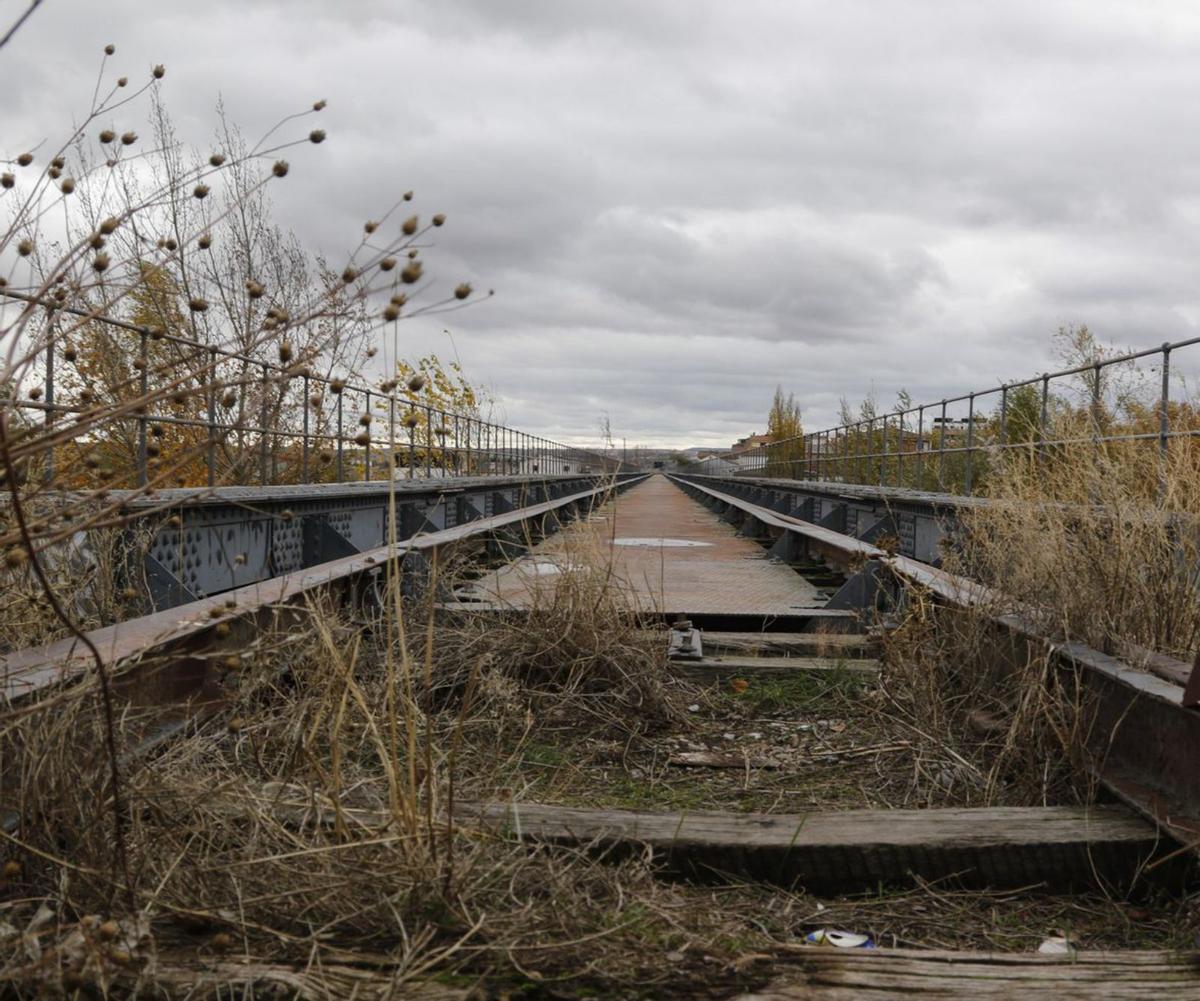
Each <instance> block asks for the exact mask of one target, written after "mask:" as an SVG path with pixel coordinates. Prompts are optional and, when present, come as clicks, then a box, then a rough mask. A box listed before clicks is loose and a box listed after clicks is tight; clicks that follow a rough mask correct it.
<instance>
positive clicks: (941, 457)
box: [938, 400, 946, 490]
mask: <svg viewBox="0 0 1200 1001" xmlns="http://www.w3.org/2000/svg"><path fill="white" fill-rule="evenodd" d="M938 489H939V490H945V489H946V401H945V400H942V429H941V434H940V435H939V436H938Z"/></svg>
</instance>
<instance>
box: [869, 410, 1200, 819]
mask: <svg viewBox="0 0 1200 1001" xmlns="http://www.w3.org/2000/svg"><path fill="white" fill-rule="evenodd" d="M1069 430H1070V429H1062V430H1061V436H1062V437H1066V436H1067V431H1069ZM1079 437H1082V438H1083V440H1081V441H1080V442H1078V443H1077V444H1074V445H1069V446H1056V447H1053V448H1046V449H1037V448H1029V449H1015V450H1011V451H1007V452H1004V453H1002V454H1000V455H999V456H996V457H993V460H992V469H991V475H990V479H989V490H990V494H991V504H989V505H987V506H979V507H974V508H971V509H968V510H965V511H963V512H962V513H961V516H960V521H959V524H958V528H957V531H956V533H955V536H954V538H953V541H952V544H951V545H950V546H949V547H948V548H947V550H946V552H945V560H944V563H945V566H946V568H947V569H948V570H950V571H952V572H955V573H958V574H960V575H962V576H964V577H966V578H968V579H971V580H974V581H977V582H979V584H980V585H982V586H981V588H980V591H979V595H980V598H979V601H978V604H976V605H975V606H974V607H972V608H970V609H959V608H949V607H946V606H944V605H935V604H933V603H930V602H927V601H923V600H922V599H921V598H920V597H919V596H915V595H914V596H912V600H911V602H910V605H909V608H908V609H907V614H906V616H905V618H904V621H903V623H902V625H901V627H900V629H898V630H897V631H896V632H895V633H894V634H892V635H891V636H890V637H889V639H888V658H887V659H888V663H889V669H888V673H887V679H886V682H887V683H886V689H887V691H888V692H889V693H890V695H891V697H892V700H893V702H894V703H895V705H896V707H897V708H898V709H900V710H901V713H902V715H903V716H905V717H906V718H907V719H909V720H910V721H912V723H913V725H914V726H919V727H920V728H921V729H922V730H924V731H925V732H926V733H928V734H929V735H930V737H931V739H932V740H934V741H935V742H939V743H940V742H944V743H947V744H949V745H950V746H958V747H961V748H964V749H965V756H966V757H967V758H968V759H969V761H970V767H965V768H964V769H963V772H964V775H967V776H970V775H973V776H974V779H973V781H974V783H975V785H976V787H977V794H978V797H979V802H982V803H1000V802H1045V803H1051V802H1076V801H1086V800H1087V799H1089V798H1090V797H1091V796H1092V795H1093V794H1094V792H1095V789H1094V787H1093V783H1092V781H1091V780H1090V778H1089V768H1088V763H1089V762H1088V760H1087V758H1086V756H1085V752H1084V751H1083V747H1084V745H1085V742H1086V739H1087V738H1088V737H1089V733H1088V726H1089V723H1088V720H1089V718H1090V712H1089V706H1088V705H1087V704H1086V703H1085V701H1084V699H1083V696H1082V695H1081V686H1080V685H1079V683H1078V679H1077V678H1076V677H1075V676H1074V675H1073V674H1072V672H1071V670H1070V669H1068V668H1065V667H1063V666H1062V665H1061V663H1058V662H1056V661H1054V660H1053V659H1052V657H1051V656H1050V653H1049V648H1048V646H1047V645H1046V644H1042V643H1037V642H1033V643H1024V642H1022V641H1020V640H1019V639H1016V638H1014V637H1013V636H1012V635H1011V634H1010V633H1009V632H1007V631H1005V630H1004V629H1002V628H1000V627H998V626H996V625H995V623H994V619H995V618H996V617H997V616H1002V615H1010V616H1017V617H1019V618H1020V619H1021V620H1022V621H1023V622H1025V623H1026V624H1027V625H1028V626H1029V627H1030V629H1031V630H1032V631H1034V632H1036V633H1037V634H1039V635H1042V636H1045V637H1047V638H1048V639H1051V640H1054V641H1059V642H1061V641H1078V642H1082V643H1084V644H1086V645H1088V646H1091V647H1093V648H1095V649H1097V650H1100V651H1103V652H1105V653H1110V654H1113V655H1116V656H1118V657H1126V658H1132V659H1134V660H1136V659H1137V655H1138V653H1139V651H1145V650H1152V651H1156V652H1159V653H1164V654H1168V655H1173V656H1176V657H1179V658H1182V659H1186V660H1190V659H1191V658H1192V656H1193V655H1194V652H1195V649H1196V645H1197V643H1198V642H1200V592H1198V591H1197V588H1196V581H1197V578H1196V567H1197V566H1200V532H1198V531H1197V527H1198V523H1197V518H1198V516H1200V467H1198V466H1197V463H1196V461H1195V455H1194V449H1193V446H1192V443H1191V442H1190V441H1188V440H1181V441H1177V442H1175V443H1173V444H1172V446H1171V449H1170V450H1169V452H1168V453H1167V454H1166V455H1162V454H1160V452H1159V450H1158V447H1157V443H1156V442H1132V443H1131V442H1125V443H1116V444H1113V443H1110V444H1107V445H1105V444H1095V443H1092V442H1089V441H1087V440H1086V436H1079Z"/></svg>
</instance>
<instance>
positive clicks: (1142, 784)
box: [671, 475, 1200, 844]
mask: <svg viewBox="0 0 1200 1001" xmlns="http://www.w3.org/2000/svg"><path fill="white" fill-rule="evenodd" d="M671 478H672V479H673V480H675V482H677V483H678V484H679V485H680V486H682V487H683V488H684V489H685V490H686V491H688V492H689V493H690V494H691V495H692V496H693V497H696V498H697V499H699V500H701V502H703V503H706V504H707V505H708V506H709V507H711V508H716V509H717V510H719V511H720V512H721V513H723V514H725V515H726V516H727V517H728V518H729V519H730V520H731V521H734V522H735V523H738V524H739V525H740V527H741V529H742V530H743V531H745V532H747V534H754V535H758V536H760V535H763V534H767V535H770V536H772V537H774V538H776V542H775V547H776V548H775V552H776V553H777V555H780V556H782V557H785V558H790V557H792V556H793V555H795V554H796V552H797V550H800V551H803V552H806V553H807V554H809V555H813V556H819V557H822V558H824V559H826V560H829V561H831V562H832V563H834V565H837V566H839V567H840V568H842V569H844V570H845V571H846V572H848V573H850V574H851V575H852V576H851V577H850V579H849V580H848V581H847V583H846V585H845V586H844V587H843V589H842V591H841V592H839V594H837V595H835V596H834V598H833V599H832V600H831V605H833V606H836V605H837V604H838V603H855V604H858V605H860V606H863V607H879V608H884V607H887V606H889V605H894V601H895V596H893V595H891V594H889V592H888V589H889V586H890V585H892V584H893V582H898V583H899V585H900V586H902V587H907V586H916V587H920V588H922V589H924V590H926V591H928V592H930V593H932V594H933V595H935V596H936V598H937V599H938V600H939V601H941V602H943V603H946V604H950V605H953V606H956V607H960V608H968V607H969V608H980V609H983V610H984V611H985V612H986V614H988V615H989V616H990V617H991V619H992V621H993V622H994V623H995V625H996V626H997V627H998V628H999V629H1000V630H1001V632H1002V633H1003V634H1004V635H1006V636H1007V637H1009V639H1010V641H1011V642H1012V643H1013V644H1014V650H1013V651H1012V652H1013V653H1014V655H1015V654H1016V653H1017V652H1018V650H1017V648H1019V647H1024V648H1025V649H1026V650H1027V651H1028V650H1040V651H1043V652H1044V653H1046V654H1047V655H1049V656H1050V657H1051V658H1052V659H1053V660H1054V661H1055V662H1056V663H1058V664H1059V665H1061V666H1062V667H1063V668H1065V669H1069V670H1073V671H1076V672H1077V673H1078V676H1079V678H1080V679H1081V681H1082V683H1083V686H1084V690H1085V693H1086V694H1087V695H1088V696H1089V697H1090V698H1091V704H1092V705H1093V706H1094V708H1093V709H1092V714H1091V717H1090V719H1089V726H1088V728H1087V730H1086V737H1085V742H1086V750H1087V751H1088V752H1089V755H1090V759H1091V760H1090V764H1089V767H1090V768H1091V770H1092V772H1093V773H1094V774H1095V776H1096V777H1097V778H1098V779H1099V780H1100V781H1101V782H1102V783H1103V784H1104V785H1105V786H1106V787H1107V788H1108V789H1109V791H1111V792H1112V793H1113V794H1114V795H1116V796H1117V797H1118V798H1120V799H1121V800H1123V801H1125V802H1126V803H1128V804H1129V805H1130V806H1132V807H1134V808H1135V809H1136V810H1138V811H1139V812H1140V813H1142V814H1143V815H1144V816H1146V817H1148V818H1149V819H1151V820H1153V821H1154V822H1155V823H1157V824H1158V825H1160V827H1162V828H1163V830H1165V831H1166V832H1167V833H1169V834H1170V835H1171V836H1172V837H1174V838H1176V839H1177V840H1179V841H1181V842H1183V843H1185V844H1194V843H1196V842H1197V841H1198V840H1200V768H1197V767H1196V763H1197V762H1200V713H1198V712H1196V711H1195V710H1194V709H1192V708H1189V707H1188V706H1187V705H1186V703H1185V697H1184V696H1185V690H1184V689H1185V685H1186V684H1187V682H1188V680H1189V676H1190V675H1191V665H1189V664H1185V663H1184V662H1182V661H1175V660H1172V659H1171V658H1167V657H1163V656H1160V655H1154V654H1151V653H1149V652H1148V651H1137V650H1131V651H1129V655H1130V657H1129V659H1128V660H1122V659H1118V658H1116V657H1112V656H1109V655H1108V654H1104V653H1101V652H1100V651H1098V650H1093V649H1092V648H1090V647H1088V646H1086V645H1084V644H1082V643H1076V642H1063V641H1060V640H1058V639H1056V638H1055V637H1053V636H1049V635H1047V634H1046V633H1045V632H1044V631H1043V630H1042V629H1040V628H1039V627H1038V626H1037V625H1036V624H1035V622H1034V620H1033V619H1032V617H1031V616H1029V615H1028V614H1023V613H1022V610H1021V609H1019V608H1009V609H1008V610H1005V611H999V610H997V609H998V608H1003V606H1002V605H998V603H997V599H998V596H997V595H996V594H995V592H992V591H990V590H989V589H987V588H985V587H984V586H982V585H980V584H979V583H977V582H975V581H971V580H968V579H967V578H964V577H960V576H958V575H955V574H952V573H949V572H948V571H946V570H942V569H939V568H936V567H932V566H930V565H929V564H926V563H922V562H920V561H918V560H915V559H912V558H910V557H907V556H897V555H893V554H889V553H888V552H886V551H884V550H883V549H880V548H879V547H877V546H875V545H874V544H872V543H870V542H866V541H863V540H862V539H857V538H854V537H852V536H849V535H845V534H843V533H840V532H836V531H833V530H832V529H829V528H826V527H822V526H820V525H816V524H813V523H811V522H806V521H804V520H803V519H800V518H795V517H792V516H789V515H784V514H780V513H778V512H775V511H772V510H770V509H768V508H765V507H762V506H760V505H757V504H753V503H751V502H750V501H747V500H745V499H743V498H740V497H737V496H734V495H733V494H731V493H729V492H727V491H725V490H721V489H715V488H714V487H712V486H706V485H704V484H702V483H699V482H695V480H694V479H693V478H692V477H689V476H687V475H683V476H672V477H671Z"/></svg>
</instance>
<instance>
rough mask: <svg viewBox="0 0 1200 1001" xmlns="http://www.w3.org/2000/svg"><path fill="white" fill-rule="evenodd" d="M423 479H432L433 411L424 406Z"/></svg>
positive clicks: (426, 405)
mask: <svg viewBox="0 0 1200 1001" xmlns="http://www.w3.org/2000/svg"><path fill="white" fill-rule="evenodd" d="M425 479H427V480H430V479H433V411H432V410H430V409H429V404H425Z"/></svg>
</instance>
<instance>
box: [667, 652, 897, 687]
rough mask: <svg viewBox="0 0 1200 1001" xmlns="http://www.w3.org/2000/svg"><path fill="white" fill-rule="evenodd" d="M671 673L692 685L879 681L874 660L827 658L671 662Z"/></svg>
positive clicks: (740, 658) (712, 658) (728, 658)
mask: <svg viewBox="0 0 1200 1001" xmlns="http://www.w3.org/2000/svg"><path fill="white" fill-rule="evenodd" d="M671 669H672V670H673V671H674V672H675V673H676V674H678V675H680V676H682V677H685V678H688V679H689V680H692V681H699V682H714V681H727V680H729V679H730V678H793V677H796V676H797V675H801V674H838V673H841V674H844V675H851V676H854V677H857V678H861V679H863V680H871V679H874V678H877V677H879V661H877V660H866V659H863V660H838V659H834V658H829V657H705V658H704V659H703V660H673V661H671Z"/></svg>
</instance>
